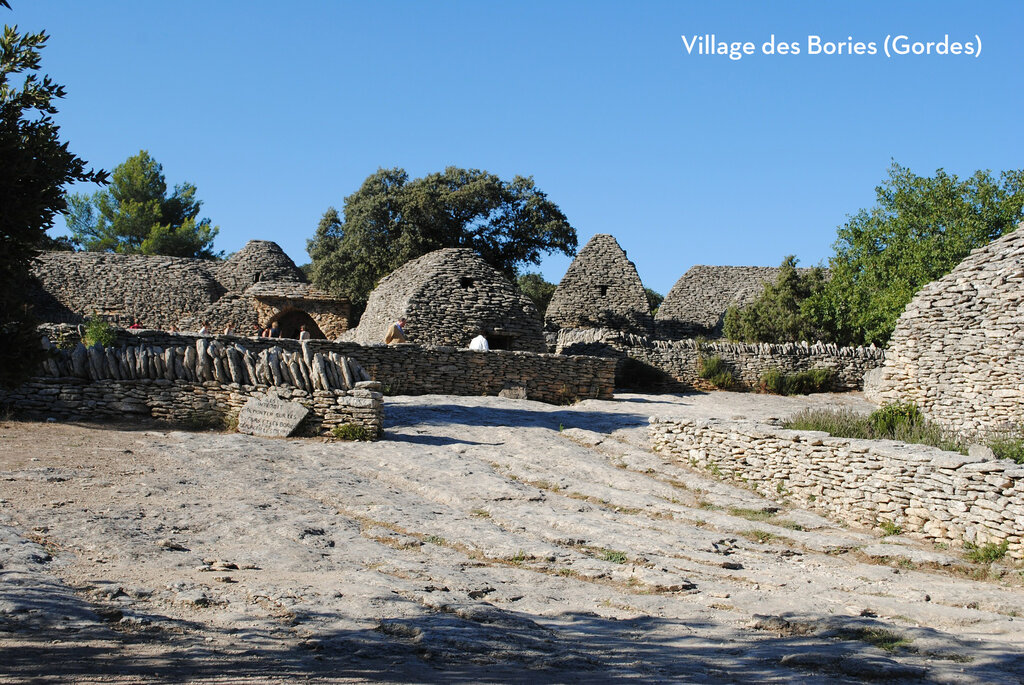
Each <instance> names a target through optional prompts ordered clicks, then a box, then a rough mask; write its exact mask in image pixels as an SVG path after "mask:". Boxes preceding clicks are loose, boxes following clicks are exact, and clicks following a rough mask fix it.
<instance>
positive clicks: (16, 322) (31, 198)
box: [0, 1, 106, 386]
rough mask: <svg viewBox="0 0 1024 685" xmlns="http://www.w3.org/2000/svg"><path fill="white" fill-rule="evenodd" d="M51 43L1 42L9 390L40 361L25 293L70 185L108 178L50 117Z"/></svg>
mask: <svg viewBox="0 0 1024 685" xmlns="http://www.w3.org/2000/svg"><path fill="white" fill-rule="evenodd" d="M0 6H3V7H7V8H8V9H10V6H9V5H8V4H7V3H6V2H2V1H0ZM46 41H47V35H46V33H45V32H39V33H26V34H21V33H18V30H17V27H11V26H4V30H3V37H2V38H0V359H3V362H2V363H0V384H2V385H6V386H13V385H17V384H18V383H20V382H21V381H23V380H24V379H25V378H27V377H28V376H29V375H30V374H31V371H32V369H34V368H35V365H36V364H37V363H38V361H39V359H40V358H41V350H40V347H39V335H38V333H37V332H36V329H35V324H36V322H35V321H34V320H33V318H32V316H31V312H30V311H29V309H28V306H27V305H26V303H25V302H24V301H23V299H22V296H23V294H24V293H25V291H26V287H27V281H28V279H29V275H30V264H31V261H32V259H33V257H35V255H36V253H37V251H38V249H39V248H40V247H41V246H43V245H44V244H45V243H46V241H47V236H46V229H47V228H49V227H50V226H52V225H53V217H54V215H55V214H56V213H57V212H60V211H63V209H64V207H65V203H64V186H65V185H67V184H69V183H73V182H76V181H87V182H96V183H104V182H105V180H106V173H105V172H103V171H92V170H89V171H87V170H86V166H85V165H86V163H85V162H84V161H83V160H81V159H79V158H78V157H77V156H75V155H74V154H72V153H71V152H70V151H68V146H67V143H62V142H61V141H60V135H59V133H60V131H59V129H58V127H57V126H56V125H55V124H54V122H53V118H52V116H51V115H53V114H55V113H56V112H57V107H56V103H55V101H56V100H58V99H60V98H62V97H64V88H63V86H60V85H58V84H56V83H54V82H53V81H52V80H51V79H50V77H49V76H45V75H44V76H42V78H40V76H39V75H38V74H37V73H35V72H36V71H38V69H39V59H40V55H39V52H40V50H41V49H42V48H43V47H44V46H45V45H46ZM22 73H25V76H24V78H16V77H18V75H19V74H22Z"/></svg>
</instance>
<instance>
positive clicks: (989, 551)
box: [964, 540, 1010, 564]
mask: <svg viewBox="0 0 1024 685" xmlns="http://www.w3.org/2000/svg"><path fill="white" fill-rule="evenodd" d="M1009 548H1010V543H1009V542H1007V541H1006V540H1003V541H1002V542H1000V543H999V544H998V545H997V544H996V543H994V542H989V543H987V544H984V545H976V544H974V543H973V542H965V543H964V556H965V557H967V558H968V559H969V560H970V561H974V562H977V563H979V564H990V563H992V562H993V561H999V560H1000V559H1002V558H1003V557H1005V556H1006V550H1008V549H1009Z"/></svg>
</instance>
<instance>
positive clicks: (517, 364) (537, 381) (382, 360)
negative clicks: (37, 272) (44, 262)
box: [42, 326, 615, 404]
mask: <svg viewBox="0 0 1024 685" xmlns="http://www.w3.org/2000/svg"><path fill="white" fill-rule="evenodd" d="M42 330H43V331H45V332H46V333H47V334H48V336H49V338H50V339H52V340H64V344H65V345H67V344H74V343H76V342H78V340H77V337H76V336H77V331H76V330H75V329H74V328H73V327H68V326H63V327H44V328H43V329H42ZM204 343H205V345H206V349H208V350H209V349H210V346H211V345H214V344H215V343H216V345H215V347H214V349H215V350H227V349H230V348H232V347H235V348H237V347H242V348H244V349H245V350H246V351H247V352H248V354H249V355H250V356H251V357H252V358H254V359H257V360H258V359H260V358H262V357H263V356H264V355H266V354H267V353H268V352H270V351H274V353H275V354H276V355H277V356H278V357H280V358H281V359H288V360H289V366H290V362H291V361H293V360H294V361H296V362H297V363H300V364H301V363H302V362H303V360H305V359H306V358H307V357H308V358H311V359H314V360H316V358H317V356H318V355H319V356H320V357H322V358H324V359H325V360H328V361H333V362H334V363H335V364H338V363H339V361H340V360H348V362H349V365H350V366H352V367H354V368H356V369H361V370H362V371H361V373H362V374H364V375H362V376H361V377H362V378H369V379H372V380H374V381H378V382H380V383H381V385H382V386H383V387H384V388H385V390H386V391H387V392H388V393H390V394H395V395H429V394H447V395H470V396H480V395H492V396H494V395H498V394H501V393H502V391H516V393H518V391H520V390H522V391H524V392H525V397H526V399H530V400H536V401H538V402H548V403H553V404H562V403H565V402H568V401H571V400H574V399H611V397H612V393H613V392H614V387H615V360H614V359H608V358H603V357H568V356H563V355H555V354H534V353H529V352H514V351H505V350H492V351H490V352H476V351H473V350H468V349H463V348H453V347H436V346H420V345H413V344H403V345H380V344H378V345H360V344H358V343H351V342H330V341H327V340H309V341H304V342H302V343H300V342H299V341H297V340H282V339H269V338H245V337H237V336H216V337H214V338H203V337H200V336H194V335H184V334H172V333H166V332H162V331H125V330H122V331H119V332H118V337H117V340H116V341H115V343H114V347H117V348H122V347H124V348H127V347H132V346H137V345H148V346H150V347H155V348H162V349H164V350H165V353H166V350H167V349H170V348H178V347H184V348H188V347H193V348H197V346H199V345H202V344H204ZM225 354H227V353H226V352H225ZM177 356H178V355H176V358H177ZM222 367H223V363H222ZM215 369H216V367H213V370H211V373H215ZM246 369H248V366H246ZM227 371H228V372H230V368H228V369H227ZM338 371H339V372H341V373H343V371H342V366H340V365H339V366H338ZM263 373H264V372H263V371H260V367H259V366H258V365H257V374H258V376H259V377H260V378H265V376H263ZM300 373H301V372H300ZM307 373H309V372H308V371H307ZM47 375H51V373H50V372H47ZM246 377H248V376H246ZM335 377H337V376H336V375H335ZM227 380H229V381H230V380H232V379H230V378H229V379H227ZM243 380H244V379H243ZM355 380H358V378H355ZM302 387H303V389H305V388H306V386H302ZM506 394H508V393H507V392H506ZM514 394H515V393H514Z"/></svg>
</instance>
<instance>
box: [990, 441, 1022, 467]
mask: <svg viewBox="0 0 1024 685" xmlns="http://www.w3.org/2000/svg"><path fill="white" fill-rule="evenodd" d="M988 446H989V447H991V448H992V451H993V452H995V455H996V458H998V459H1012V460H1014V461H1015V462H1017V463H1018V464H1024V437H1021V436H1020V435H1013V434H999V435H997V436H995V437H992V438H991V439H989V441H988Z"/></svg>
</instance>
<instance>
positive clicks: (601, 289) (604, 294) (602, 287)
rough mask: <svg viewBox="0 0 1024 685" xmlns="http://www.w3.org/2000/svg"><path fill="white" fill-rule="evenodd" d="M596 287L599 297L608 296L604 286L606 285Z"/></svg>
mask: <svg viewBox="0 0 1024 685" xmlns="http://www.w3.org/2000/svg"><path fill="white" fill-rule="evenodd" d="M597 287H598V289H599V290H600V291H601V297H605V296H606V295H607V294H608V286H606V285H599V286H597Z"/></svg>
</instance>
